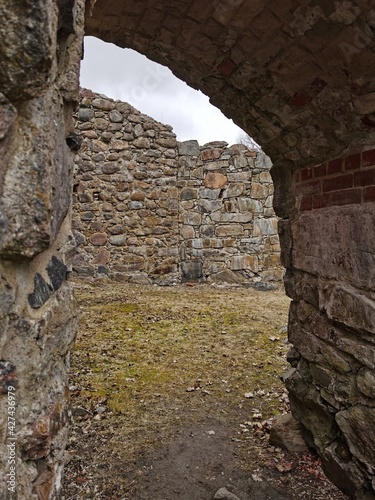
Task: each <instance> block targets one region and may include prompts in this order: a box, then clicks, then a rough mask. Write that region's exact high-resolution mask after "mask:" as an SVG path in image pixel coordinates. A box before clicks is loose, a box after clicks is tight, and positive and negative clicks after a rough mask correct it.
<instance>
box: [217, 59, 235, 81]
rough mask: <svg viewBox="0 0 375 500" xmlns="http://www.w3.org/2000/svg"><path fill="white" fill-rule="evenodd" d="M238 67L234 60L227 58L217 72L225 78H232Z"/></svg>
mask: <svg viewBox="0 0 375 500" xmlns="http://www.w3.org/2000/svg"><path fill="white" fill-rule="evenodd" d="M236 67H237V66H236V65H235V63H234V62H233V61H232V59H229V57H227V58H226V59H224V61H221V63H220V64H219V66H218V67H217V70H218V72H219V73H221V74H222V75H224V76H230V75H231V74H232V73H233V71H234V70H235V69H236Z"/></svg>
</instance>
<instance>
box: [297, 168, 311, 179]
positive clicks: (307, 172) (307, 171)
mask: <svg viewBox="0 0 375 500" xmlns="http://www.w3.org/2000/svg"><path fill="white" fill-rule="evenodd" d="M300 175H301V181H307V180H309V179H312V178H313V169H312V168H304V169H302V170H301V174H300Z"/></svg>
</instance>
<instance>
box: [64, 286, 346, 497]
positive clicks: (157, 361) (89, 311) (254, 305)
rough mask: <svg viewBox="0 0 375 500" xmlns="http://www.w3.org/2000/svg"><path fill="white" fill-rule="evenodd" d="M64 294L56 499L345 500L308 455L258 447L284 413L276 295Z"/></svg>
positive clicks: (152, 290) (283, 301)
mask: <svg viewBox="0 0 375 500" xmlns="http://www.w3.org/2000/svg"><path fill="white" fill-rule="evenodd" d="M75 286H76V296H77V300H78V303H79V305H80V307H81V309H82V311H81V323H80V331H79V335H78V339H77V344H76V347H75V349H74V351H73V353H72V369H71V373H72V375H71V392H72V405H73V414H74V427H73V432H72V436H71V440H70V444H69V448H68V457H69V460H70V461H69V463H68V465H67V468H66V474H65V479H64V487H63V497H64V498H65V499H66V500H68V499H71V500H73V499H86V498H96V499H111V500H112V499H113V500H115V499H121V500H130V499H137V500H211V499H212V498H213V497H214V495H215V493H216V492H217V491H218V490H219V489H220V488H223V487H226V488H227V489H228V490H229V491H230V492H232V493H233V494H235V495H237V497H238V498H239V499H240V500H250V499H251V500H265V499H275V500H276V499H280V500H283V499H292V500H293V499H304V500H310V499H311V500H320V499H322V500H323V499H324V500H334V499H335V500H344V499H345V498H346V497H345V496H344V495H342V494H341V493H340V492H339V491H338V490H337V489H336V488H335V487H333V486H332V485H331V484H330V483H329V482H328V481H327V480H326V478H325V476H324V474H323V473H322V470H321V468H320V465H319V460H318V458H317V457H314V456H313V455H310V454H305V455H302V456H301V455H298V456H297V455H290V454H289V455H288V454H287V453H285V452H284V451H282V450H280V449H278V448H274V447H272V446H270V445H269V442H268V437H269V429H270V426H271V424H272V419H273V418H274V416H275V415H277V414H280V413H285V412H287V411H288V402H287V394H286V391H285V389H284V388H283V386H282V384H281V382H280V379H279V376H280V374H281V373H282V372H283V371H284V370H285V369H286V368H287V365H286V362H285V354H286V351H287V349H288V346H287V343H286V333H285V332H286V322H287V311H288V306H289V300H288V299H287V298H286V297H285V295H284V293H283V292H281V291H271V292H259V291H255V290H253V289H244V288H228V287H223V288H220V287H213V286H206V285H205V286H203V285H199V286H196V287H189V286H177V287H168V288H167V287H163V288H160V287H142V286H135V285H132V286H131V285H127V284H126V285H119V284H113V283H109V284H101V285H99V284H97V285H96V286H90V285H87V284H80V283H76V285H75Z"/></svg>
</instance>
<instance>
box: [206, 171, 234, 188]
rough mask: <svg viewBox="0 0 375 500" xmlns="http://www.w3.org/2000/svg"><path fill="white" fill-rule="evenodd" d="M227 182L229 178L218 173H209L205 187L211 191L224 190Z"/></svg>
mask: <svg viewBox="0 0 375 500" xmlns="http://www.w3.org/2000/svg"><path fill="white" fill-rule="evenodd" d="M227 182H228V179H227V177H226V176H225V175H224V174H220V173H218V172H209V173H208V174H207V175H206V177H205V179H204V185H205V186H206V188H210V189H222V188H223V187H225V186H226V185H227Z"/></svg>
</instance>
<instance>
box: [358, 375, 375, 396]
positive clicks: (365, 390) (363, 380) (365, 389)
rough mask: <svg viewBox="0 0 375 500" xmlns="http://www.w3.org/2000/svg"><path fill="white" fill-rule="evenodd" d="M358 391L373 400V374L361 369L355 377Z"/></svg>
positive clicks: (374, 376) (374, 385) (374, 389)
mask: <svg viewBox="0 0 375 500" xmlns="http://www.w3.org/2000/svg"><path fill="white" fill-rule="evenodd" d="M357 386H358V389H359V390H360V391H361V392H362V394H364V395H365V396H368V397H369V398H372V399H375V372H374V370H369V369H368V368H362V369H361V370H360V371H359V372H358V375H357Z"/></svg>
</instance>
